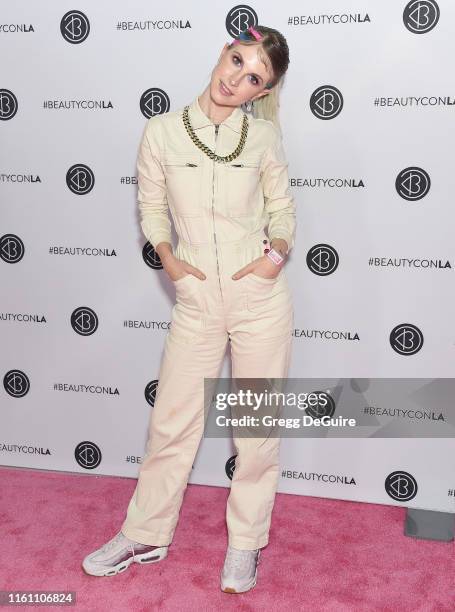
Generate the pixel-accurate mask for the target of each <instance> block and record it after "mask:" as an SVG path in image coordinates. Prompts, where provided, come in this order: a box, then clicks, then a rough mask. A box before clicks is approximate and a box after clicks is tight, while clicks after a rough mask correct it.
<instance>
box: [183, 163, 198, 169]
mask: <svg viewBox="0 0 455 612" xmlns="http://www.w3.org/2000/svg"><path fill="white" fill-rule="evenodd" d="M185 166H190V167H191V168H197V164H192V163H190V162H186V164H185Z"/></svg>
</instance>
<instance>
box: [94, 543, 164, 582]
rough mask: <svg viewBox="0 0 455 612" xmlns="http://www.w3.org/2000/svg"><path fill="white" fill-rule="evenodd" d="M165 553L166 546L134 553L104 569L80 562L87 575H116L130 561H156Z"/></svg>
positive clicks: (128, 564) (144, 563) (160, 559)
mask: <svg viewBox="0 0 455 612" xmlns="http://www.w3.org/2000/svg"><path fill="white" fill-rule="evenodd" d="M167 553H168V550H167V547H166V546H163V547H161V548H156V549H155V550H153V551H152V552H148V553H142V554H141V555H134V557H130V558H129V559H127V560H126V561H121V562H120V563H119V564H118V565H113V566H112V567H109V568H105V569H97V568H93V569H92V568H90V567H85V565H84V562H82V569H83V570H84V572H85V573H86V574H88V575H89V576H98V577H101V576H116V575H117V574H120V573H121V572H124V571H126V570H127V569H128V568H129V566H130V565H131V564H132V563H139V564H140V565H146V564H147V563H157V562H158V561H162V560H163V559H165V558H166V557H167Z"/></svg>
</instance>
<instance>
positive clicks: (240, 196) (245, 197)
mask: <svg viewBox="0 0 455 612" xmlns="http://www.w3.org/2000/svg"><path fill="white" fill-rule="evenodd" d="M260 161H261V159H260V158H259V157H255V158H244V159H240V160H239V159H234V160H233V161H231V162H229V163H227V164H226V166H225V171H226V185H225V193H226V212H227V214H228V215H229V217H248V216H251V215H253V214H254V210H255V205H256V203H257V198H256V194H257V190H258V189H260Z"/></svg>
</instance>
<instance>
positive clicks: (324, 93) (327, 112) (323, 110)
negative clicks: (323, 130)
mask: <svg viewBox="0 0 455 612" xmlns="http://www.w3.org/2000/svg"><path fill="white" fill-rule="evenodd" d="M342 108H343V96H342V95H341V91H340V90H339V89H337V88H336V87H334V86H333V85H322V86H321V87H318V89H316V91H314V92H313V95H312V96H311V98H310V109H311V112H312V113H313V115H315V116H316V117H317V118H318V119H334V118H335V117H336V116H337V115H339V114H340V113H341V109H342Z"/></svg>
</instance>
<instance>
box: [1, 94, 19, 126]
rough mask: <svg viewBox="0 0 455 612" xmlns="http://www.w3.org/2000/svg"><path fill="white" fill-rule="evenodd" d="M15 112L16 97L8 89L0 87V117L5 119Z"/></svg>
mask: <svg viewBox="0 0 455 612" xmlns="http://www.w3.org/2000/svg"><path fill="white" fill-rule="evenodd" d="M16 113H17V98H16V96H15V95H14V94H13V92H12V91H10V90H9V89H0V119H2V120H3V121H7V120H8V119H12V118H13V117H14V115H15V114H16Z"/></svg>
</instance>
